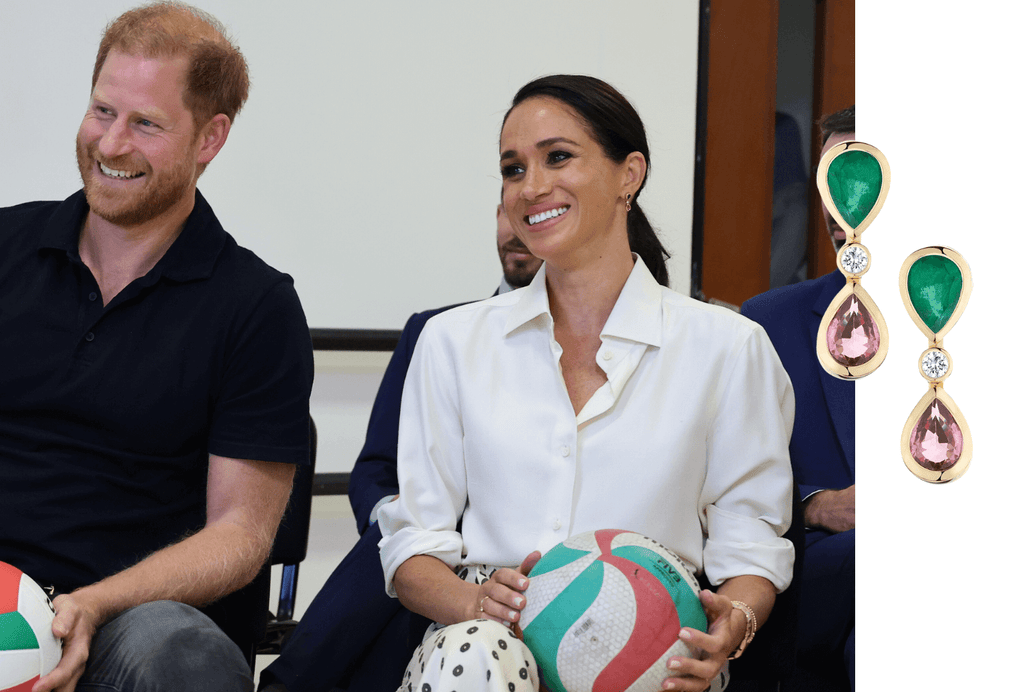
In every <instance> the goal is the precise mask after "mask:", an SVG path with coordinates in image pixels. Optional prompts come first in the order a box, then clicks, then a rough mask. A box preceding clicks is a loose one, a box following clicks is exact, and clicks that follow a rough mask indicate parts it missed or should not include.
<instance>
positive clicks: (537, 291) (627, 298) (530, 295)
mask: <svg viewBox="0 0 1024 692" xmlns="http://www.w3.org/2000/svg"><path fill="white" fill-rule="evenodd" d="M633 259H634V262H633V270H632V271H631V272H630V273H629V277H627V279H626V283H625V284H624V285H623V287H622V291H621V292H620V293H619V297H618V299H617V300H616V301H615V306H614V307H613V308H612V312H611V314H610V315H608V320H607V321H606V322H605V324H604V328H602V330H601V337H602V338H604V337H606V336H608V337H615V338H620V339H626V340H628V341H635V342H637V343H643V344H650V345H651V346H661V341H662V318H661V314H662V313H661V285H660V284H658V282H657V281H656V280H655V279H654V277H653V276H652V275H651V272H650V270H649V269H648V268H647V265H645V264H644V262H643V260H642V259H640V258H639V257H638V256H637V255H636V254H635V253H634V254H633ZM546 269H547V263H545V264H542V265H541V266H540V270H539V271H538V272H537V275H536V276H534V277H533V281H531V282H530V285H529V286H527V287H526V288H524V289H522V290H521V291H519V293H520V294H521V297H520V299H519V300H518V301H517V302H516V304H515V305H514V306H513V308H512V311H511V312H510V313H509V316H508V319H507V320H506V321H505V335H506V336H507V335H509V334H511V333H512V332H513V331H515V330H516V329H518V328H520V327H522V326H523V325H525V324H527V323H528V322H531V321H533V320H535V319H537V318H538V317H540V316H541V315H547V316H548V321H551V306H550V303H548V291H547V283H546V280H545V277H546V276H547V273H546Z"/></svg>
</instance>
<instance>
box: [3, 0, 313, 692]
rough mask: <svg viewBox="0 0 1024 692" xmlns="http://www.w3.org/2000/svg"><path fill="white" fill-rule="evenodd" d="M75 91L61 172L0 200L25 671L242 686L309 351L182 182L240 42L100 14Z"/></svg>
mask: <svg viewBox="0 0 1024 692" xmlns="http://www.w3.org/2000/svg"><path fill="white" fill-rule="evenodd" d="M92 86H93V89H92V95H91V98H90V102H89V106H88V109H87V111H86V113H85V117H84V118H83V120H82V124H81V127H80V129H79V132H78V138H77V144H76V152H77V158H78V166H79V170H80V172H81V175H82V181H83V187H84V189H83V190H82V191H79V192H77V193H75V194H74V195H72V196H71V197H69V198H68V199H67V200H65V201H63V202H34V203H29V204H22V205H19V206H15V207H10V208H7V209H0V277H2V278H0V363H4V364H6V367H4V368H0V392H3V396H2V397H0V476H2V477H3V478H4V483H3V490H2V491H0V499H2V501H3V505H4V508H5V516H4V520H3V521H0V560H4V561H6V562H9V563H11V564H13V565H15V566H17V567H19V568H20V569H21V570H22V571H24V572H25V573H26V574H28V575H29V576H31V577H33V578H34V579H35V580H36V581H37V582H39V583H41V584H43V585H53V588H54V592H55V593H56V594H59V595H56V597H55V599H54V605H55V608H56V617H55V618H54V622H53V631H54V634H55V635H57V636H59V637H62V638H63V640H64V650H63V657H62V659H61V661H60V663H59V665H58V666H57V668H56V669H55V670H54V671H53V672H52V673H50V674H48V675H46V676H44V677H43V678H42V679H41V680H40V681H39V682H38V683H36V685H35V686H34V688H33V689H34V690H35V692H43V691H45V690H58V691H60V692H66V691H67V692H69V691H70V690H73V689H75V688H76V686H77V687H78V688H79V689H82V688H83V686H86V685H88V686H89V688H90V689H92V688H94V687H101V688H109V689H118V690H132V689H142V688H143V687H144V688H145V689H147V690H162V689H167V690H172V689H173V690H251V689H252V673H251V670H250V669H249V665H248V660H247V658H246V655H248V654H250V653H251V647H252V644H253V642H254V640H256V639H257V638H258V637H259V635H260V628H261V626H262V625H261V622H262V619H263V618H264V617H265V612H266V602H267V590H268V586H269V583H268V580H267V578H266V572H265V571H261V569H262V567H263V566H264V564H265V562H266V559H267V555H268V554H269V551H270V547H271V544H272V542H273V540H274V535H275V533H276V529H277V524H278V522H279V521H280V517H281V514H282V512H283V510H284V507H285V504H286V503H287V500H288V495H289V492H290V489H291V481H292V475H293V472H294V468H295V466H294V465H295V464H302V463H308V457H309V451H308V429H309V428H308V425H309V392H310V388H311V386H312V374H313V363H312V347H311V344H310V340H309V332H308V328H307V326H306V321H305V317H304V316H303V313H302V308H301V306H300V305H299V301H298V297H297V295H296V294H295V290H294V288H293V287H292V281H291V278H290V277H289V276H287V275H286V274H281V273H280V272H277V271H275V270H274V269H272V268H271V267H269V266H267V265H266V264H265V263H263V262H262V261H261V260H259V259H258V258H257V257H256V256H255V255H253V254H252V253H251V252H249V251H248V250H245V249H243V248H240V247H239V246H238V245H237V244H236V243H235V241H234V240H233V239H232V238H231V236H229V235H228V234H227V233H226V232H225V231H224V229H223V228H222V227H221V225H220V223H219V222H218V221H217V218H216V216H214V214H213V211H212V210H211V208H210V205H209V204H208V203H207V202H206V200H205V199H204V198H203V196H202V195H201V194H200V193H199V192H198V190H197V189H196V183H197V180H198V178H199V176H200V174H201V173H202V172H203V170H204V169H205V167H206V166H207V165H208V164H209V163H210V162H211V161H212V160H213V159H214V157H215V156H216V155H217V154H218V153H219V152H220V150H221V148H222V147H223V146H224V143H225V141H226V140H227V136H228V133H229V131H230V129H231V126H232V123H233V121H234V118H235V116H236V114H237V113H238V110H239V109H240V108H241V106H242V104H243V103H244V102H245V99H246V96H247V95H248V74H247V68H246V65H245V60H244V58H243V57H242V55H241V53H240V52H239V51H238V49H237V48H236V47H235V46H233V45H232V44H231V42H230V41H229V40H228V39H227V38H226V37H225V35H224V30H223V27H221V25H220V24H219V23H218V22H217V21H216V20H215V19H213V18H212V17H210V16H209V15H207V14H205V13H203V12H201V11H199V10H197V9H195V8H192V7H189V6H187V5H183V4H180V3H176V2H162V3H157V4H153V5H148V6H145V7H141V8H138V9H135V10H132V11H129V12H127V13H125V14H124V15H122V16H121V17H119V18H117V19H116V20H114V22H113V23H111V25H110V26H108V28H107V31H106V34H105V35H104V38H103V41H102V44H101V46H100V50H99V54H98V55H97V58H96V66H95V69H94V72H93V85H92ZM258 575H259V578H258V579H256V581H255V582H253V580H254V578H256V577H257V576H258ZM247 585H249V586H247ZM233 642H234V643H233Z"/></svg>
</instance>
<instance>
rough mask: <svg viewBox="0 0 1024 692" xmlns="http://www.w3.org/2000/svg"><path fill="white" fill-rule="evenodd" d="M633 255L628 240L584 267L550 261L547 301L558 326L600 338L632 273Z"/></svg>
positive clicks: (581, 334) (577, 333)
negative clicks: (562, 265) (559, 264)
mask: <svg viewBox="0 0 1024 692" xmlns="http://www.w3.org/2000/svg"><path fill="white" fill-rule="evenodd" d="M631 271H633V254H632V253H631V252H630V251H629V245H628V243H625V244H624V245H623V247H617V248H608V251H606V252H604V253H602V254H601V256H599V257H597V258H595V259H594V260H593V261H590V262H588V263H586V264H584V265H581V266H575V267H559V266H553V265H552V264H551V263H550V262H549V263H548V265H547V268H546V269H545V273H546V276H547V289H548V302H549V304H550V306H551V317H552V318H553V320H554V322H555V326H556V328H561V329H560V330H559V331H561V330H562V329H566V330H568V332H569V333H572V334H575V335H577V338H580V337H587V336H589V337H591V338H594V337H597V336H599V335H600V333H601V329H602V328H603V327H604V324H605V322H606V321H607V320H608V316H609V315H610V314H611V312H612V308H614V307H615V301H617V300H618V298H619V293H621V292H622V287H623V286H624V285H625V284H626V279H628V278H629V274H630V272H631Z"/></svg>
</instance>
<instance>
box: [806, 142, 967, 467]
mask: <svg viewBox="0 0 1024 692" xmlns="http://www.w3.org/2000/svg"><path fill="white" fill-rule="evenodd" d="M817 184H818V191H819V192H820V193H821V198H822V200H823V201H824V203H825V207H826V209H827V210H828V212H829V214H831V215H832V218H833V219H835V221H836V222H837V223H838V224H839V225H840V226H841V227H842V228H843V230H844V231H845V232H846V243H845V244H844V245H843V247H842V248H840V250H839V253H838V255H837V256H836V263H837V265H838V266H839V270H840V271H841V272H842V273H843V275H844V276H845V277H846V285H845V286H844V287H843V288H842V290H840V291H839V293H838V294H837V295H836V297H835V298H834V299H833V300H832V302H831V303H830V304H829V306H828V309H827V310H826V311H825V316H824V317H823V319H822V321H821V324H820V325H819V327H818V338H817V353H818V360H819V362H820V363H821V366H822V367H823V368H824V369H825V370H826V372H828V373H829V374H831V375H833V376H835V377H838V378H841V379H846V380H855V379H858V378H860V377H864V376H865V375H869V374H871V373H872V372H874V371H875V370H876V369H877V368H878V366H880V365H881V364H882V361H884V360H885V356H886V354H887V353H888V350H889V332H888V329H887V327H886V324H885V319H884V318H883V317H882V313H881V311H880V310H879V309H878V306H877V305H875V302H874V301H873V300H872V299H871V296H869V295H868V293H867V291H866V290H865V289H864V287H863V286H862V285H861V279H862V278H863V276H864V274H865V273H867V271H868V268H869V267H870V264H871V255H870V253H868V250H867V248H866V247H864V246H863V245H862V244H861V242H860V236H861V234H862V233H863V232H864V230H865V229H866V228H867V226H868V225H869V224H870V223H871V222H872V221H873V220H874V219H875V217H876V216H877V215H878V212H879V211H880V210H881V207H882V204H883V203H884V202H885V197H886V195H887V194H888V192H889V164H888V161H886V159H885V156H883V155H882V152H880V151H879V150H878V149H876V148H875V147H873V146H871V145H870V144H865V143H864V142H856V141H847V142H841V143H839V144H837V145H836V146H834V147H832V148H831V149H829V150H828V151H827V152H826V153H825V155H824V156H822V158H821V162H820V164H819V168H818V177H817ZM971 286H972V283H971V273H970V267H968V265H967V262H966V261H965V260H964V258H963V257H962V256H961V255H960V254H959V253H957V252H956V251H955V250H952V249H951V248H947V247H941V246H935V247H927V248H922V249H921V250H918V251H916V252H914V253H912V254H911V255H910V256H909V257H908V258H907V259H906V261H905V262H904V263H903V267H902V269H901V270H900V292H901V294H902V296H903V303H904V305H905V306H906V308H907V311H908V312H909V313H910V316H911V319H913V321H914V323H915V324H916V325H917V326H918V328H919V329H921V331H922V332H923V333H924V334H925V336H926V337H928V339H929V346H928V348H927V349H926V350H925V352H924V353H923V354H922V355H921V358H920V360H919V363H918V368H919V372H920V373H921V375H922V376H923V377H924V378H925V379H926V380H928V391H927V392H926V393H925V395H924V396H923V397H922V398H921V400H920V401H919V402H918V404H917V406H915V407H914V409H913V411H911V414H910V417H909V418H908V419H907V422H906V424H905V425H904V427H903V435H902V438H901V441H900V448H901V452H902V456H903V461H904V463H905V464H906V466H907V468H908V469H909V470H910V471H911V472H912V473H913V474H914V475H916V476H917V477H918V478H921V479H922V480H926V481H928V482H931V483H944V482H947V481H950V480H953V479H955V478H959V477H960V476H961V475H963V473H964V472H965V471H966V470H967V467H968V465H969V464H970V460H971V456H972V454H973V445H972V442H971V434H970V430H969V428H968V427H967V421H966V420H965V419H964V416H963V414H962V413H961V411H960V409H959V408H958V407H957V405H956V403H955V402H954V401H953V399H952V398H951V397H950V396H949V395H948V394H947V393H946V392H945V390H944V389H943V381H944V380H945V379H946V378H947V377H948V376H949V375H950V373H951V372H952V360H951V359H950V356H949V353H947V352H946V351H945V350H944V349H943V348H942V338H943V337H944V336H945V335H946V334H947V333H949V330H950V329H952V327H953V325H954V324H956V321H957V320H958V319H959V318H960V315H961V314H962V313H963V311H964V309H965V308H966V306H967V299H968V297H969V296H970V293H971Z"/></svg>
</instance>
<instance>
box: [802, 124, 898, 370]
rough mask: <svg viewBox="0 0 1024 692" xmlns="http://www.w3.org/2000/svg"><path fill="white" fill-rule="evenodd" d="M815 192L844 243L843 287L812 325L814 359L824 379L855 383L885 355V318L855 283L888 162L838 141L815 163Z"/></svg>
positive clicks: (866, 260)
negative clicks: (815, 331) (815, 328)
mask: <svg viewBox="0 0 1024 692" xmlns="http://www.w3.org/2000/svg"><path fill="white" fill-rule="evenodd" d="M818 192H820V193H821V199H822V201H824V203H825V208H826V209H828V213H829V214H831V215H832V218H833V219H835V221H836V223H838V224H839V225H840V226H841V227H842V229H843V230H844V231H846V244H845V245H843V247H842V248H840V250H839V254H838V255H837V256H836V264H837V265H838V266H839V270H840V271H841V272H842V273H843V275H845V276H846V285H845V286H844V287H843V288H842V290H840V291H839V293H837V294H836V297H835V298H834V299H833V300H832V302H831V303H830V304H829V306H828V309H826V310H825V316H824V317H823V318H822V320H821V324H820V325H819V326H818V341H817V351H818V361H819V362H820V363H821V367H823V368H824V369H825V371H826V372H828V373H829V374H830V375H832V376H834V377H838V378H841V379H844V380H856V379H857V378H860V377H864V376H865V375H870V374H871V373H873V372H874V371H875V370H876V369H877V368H878V366H879V365H881V364H882V361H884V360H885V355H886V353H888V351H889V330H888V329H887V328H886V326H885V319H883V318H882V313H881V311H880V310H879V309H878V306H877V305H875V301H873V300H872V299H871V296H869V295H868V293H867V291H865V290H864V287H863V286H862V285H861V279H862V278H863V276H864V274H866V273H867V271H868V267H869V266H870V264H871V254H870V253H869V252H868V249H867V248H866V247H864V246H863V245H861V243H860V236H861V234H862V233H863V232H864V229H865V228H867V227H868V225H869V224H870V223H871V222H872V221H874V220H875V217H876V216H878V212H879V210H880V209H881V208H882V203H883V202H885V196H886V195H887V194H888V193H889V163H888V162H887V161H886V160H885V157H884V156H883V155H882V152H880V151H879V150H878V149H876V148H875V147H873V146H871V145H870V144H865V143H864V142H854V141H848V142H840V143H839V144H837V145H835V146H834V147H832V148H831V149H829V150H828V151H827V152H825V155H824V156H822V158H821V163H819V164H818Z"/></svg>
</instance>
